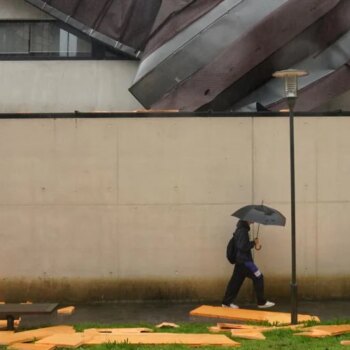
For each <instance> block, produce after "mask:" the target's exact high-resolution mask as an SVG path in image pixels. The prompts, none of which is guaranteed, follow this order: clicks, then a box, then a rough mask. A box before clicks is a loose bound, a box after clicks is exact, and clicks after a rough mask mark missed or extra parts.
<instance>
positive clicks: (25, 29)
mask: <svg viewBox="0 0 350 350" xmlns="http://www.w3.org/2000/svg"><path fill="white" fill-rule="evenodd" d="M28 48H29V25H28V24H25V23H1V25H0V53H2V54H11V53H12V54H20V53H28Z"/></svg>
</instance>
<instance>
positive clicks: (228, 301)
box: [222, 220, 275, 309]
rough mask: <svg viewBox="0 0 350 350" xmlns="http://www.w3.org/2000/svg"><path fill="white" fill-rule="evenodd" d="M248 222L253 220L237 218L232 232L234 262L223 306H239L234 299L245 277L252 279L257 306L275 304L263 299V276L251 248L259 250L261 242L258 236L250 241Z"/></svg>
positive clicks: (236, 307)
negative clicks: (255, 262) (235, 226)
mask: <svg viewBox="0 0 350 350" xmlns="http://www.w3.org/2000/svg"><path fill="white" fill-rule="evenodd" d="M250 224H253V222H248V221H244V220H239V221H238V223H237V228H236V231H235V233H234V242H235V252H236V253H235V254H236V256H235V258H236V263H235V268H234V270H233V274H232V277H231V279H230V280H229V282H228V284H227V287H226V292H225V295H224V298H223V301H222V306H223V307H230V308H233V309H238V308H239V306H237V305H236V304H234V301H235V299H236V297H237V295H238V292H239V290H240V288H241V287H242V284H243V282H244V280H245V279H246V277H248V278H250V279H251V280H252V281H253V285H254V291H255V295H256V299H257V303H258V308H260V309H266V308H270V307H273V306H274V305H275V303H273V302H271V301H268V300H266V299H265V294H264V276H263V274H262V273H261V271H260V270H259V268H258V267H257V266H256V265H255V264H254V261H253V256H252V252H251V250H252V249H253V248H254V247H255V248H256V249H257V250H260V249H261V244H260V242H259V239H258V238H256V239H255V240H254V241H250V239H249V231H250Z"/></svg>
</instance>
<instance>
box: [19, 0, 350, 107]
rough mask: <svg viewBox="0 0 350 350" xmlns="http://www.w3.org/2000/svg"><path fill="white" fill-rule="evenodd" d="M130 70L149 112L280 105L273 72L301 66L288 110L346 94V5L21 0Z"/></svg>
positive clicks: (341, 1)
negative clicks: (125, 60) (130, 63)
mask: <svg viewBox="0 0 350 350" xmlns="http://www.w3.org/2000/svg"><path fill="white" fill-rule="evenodd" d="M26 1H27V2H28V3H30V4H32V5H34V6H36V7H38V8H39V9H41V10H42V11H44V12H46V13H48V14H50V15H51V16H53V17H55V18H57V19H58V20H60V21H62V22H63V23H65V24H66V25H68V26H71V27H72V28H74V29H75V30H80V31H81V32H83V33H84V34H86V35H89V36H90V37H92V38H93V39H95V40H99V41H100V42H102V43H104V44H105V45H108V46H109V47H111V48H113V49H115V50H117V51H119V52H121V53H123V54H125V55H128V56H129V57H133V58H139V59H140V66H139V70H138V72H137V74H136V76H135V79H134V82H133V84H132V86H131V87H130V89H129V90H130V92H131V93H132V94H133V95H134V96H135V97H136V98H137V99H138V100H139V101H140V103H141V104H143V105H144V106H145V107H146V108H150V109H162V110H164V109H179V110H184V111H198V110H202V111H205V110H213V111H244V112H249V111H256V109H257V106H258V105H259V106H262V108H267V109H269V110H273V111H278V110H280V109H283V108H285V106H284V102H283V89H282V87H281V86H280V85H279V84H281V82H280V81H277V80H276V79H274V78H272V74H273V73H274V72H275V71H277V70H282V69H288V68H300V69H306V70H308V72H309V73H310V74H309V76H308V77H305V78H301V79H300V87H301V89H300V93H299V95H300V97H299V99H298V103H297V105H296V110H303V111H315V110H317V109H318V108H319V107H320V106H322V105H324V104H325V103H326V102H328V101H329V100H331V99H332V98H334V97H336V96H338V95H340V94H342V93H344V92H346V91H348V90H350V70H349V69H350V66H349V62H350V50H349V49H348V47H350V45H349V44H350V20H349V19H350V1H349V0H264V1H257V0H147V1H144V0H99V1H94V0H26Z"/></svg>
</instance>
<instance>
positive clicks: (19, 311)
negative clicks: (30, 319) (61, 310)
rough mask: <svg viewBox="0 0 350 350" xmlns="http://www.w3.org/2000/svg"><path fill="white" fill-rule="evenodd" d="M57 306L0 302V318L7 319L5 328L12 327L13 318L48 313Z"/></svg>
mask: <svg viewBox="0 0 350 350" xmlns="http://www.w3.org/2000/svg"><path fill="white" fill-rule="evenodd" d="M57 307H58V304H57V303H54V304H44V303H40V304H0V320H7V329H8V330H13V329H14V322H15V319H17V318H19V317H20V316H23V315H48V314H51V313H52V312H54V311H55V310H56V309H57Z"/></svg>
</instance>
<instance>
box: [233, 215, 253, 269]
mask: <svg viewBox="0 0 350 350" xmlns="http://www.w3.org/2000/svg"><path fill="white" fill-rule="evenodd" d="M249 230H250V226H249V224H248V223H247V222H246V221H243V220H239V221H238V223H237V228H236V231H235V233H234V237H235V246H236V262H237V264H243V263H245V262H247V261H253V256H252V252H251V249H253V248H254V245H255V242H254V241H250V240H249Z"/></svg>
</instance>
